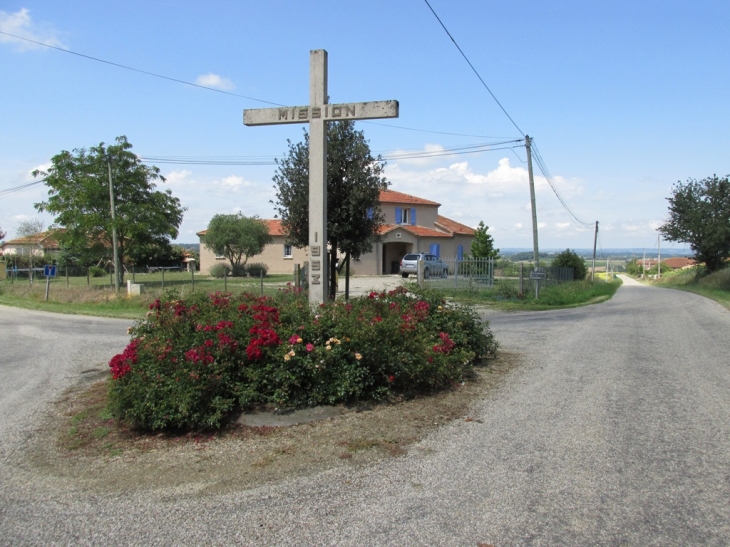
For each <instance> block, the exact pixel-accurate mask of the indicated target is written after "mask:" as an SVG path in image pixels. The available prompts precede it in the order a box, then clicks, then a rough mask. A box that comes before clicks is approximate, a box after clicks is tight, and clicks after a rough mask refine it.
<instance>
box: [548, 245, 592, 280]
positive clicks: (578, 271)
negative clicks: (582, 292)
mask: <svg viewBox="0 0 730 547" xmlns="http://www.w3.org/2000/svg"><path fill="white" fill-rule="evenodd" d="M551 266H553V267H555V268H573V280H575V281H578V280H580V279H585V278H586V273H587V272H588V270H587V268H586V265H585V262H583V258H581V257H580V256H578V254H577V253H575V252H574V251H571V250H570V249H565V250H564V251H563V252H562V253H558V254H557V255H556V256H555V258H554V259H553V262H552V264H551Z"/></svg>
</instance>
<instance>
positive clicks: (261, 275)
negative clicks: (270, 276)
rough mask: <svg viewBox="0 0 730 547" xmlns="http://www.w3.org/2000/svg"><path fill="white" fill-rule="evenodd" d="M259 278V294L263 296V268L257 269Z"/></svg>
mask: <svg viewBox="0 0 730 547" xmlns="http://www.w3.org/2000/svg"><path fill="white" fill-rule="evenodd" d="M259 278H260V279H261V296H264V269H263V268H261V270H259Z"/></svg>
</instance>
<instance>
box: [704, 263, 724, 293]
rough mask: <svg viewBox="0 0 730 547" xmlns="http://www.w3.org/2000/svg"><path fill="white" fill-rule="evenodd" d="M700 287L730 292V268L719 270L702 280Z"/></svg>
mask: <svg viewBox="0 0 730 547" xmlns="http://www.w3.org/2000/svg"><path fill="white" fill-rule="evenodd" d="M699 285H700V286H702V287H708V288H711V289H720V290H723V291H730V268H725V269H723V270H718V271H716V272H713V273H711V274H708V275H706V276H704V277H703V278H701V279H700V281H699Z"/></svg>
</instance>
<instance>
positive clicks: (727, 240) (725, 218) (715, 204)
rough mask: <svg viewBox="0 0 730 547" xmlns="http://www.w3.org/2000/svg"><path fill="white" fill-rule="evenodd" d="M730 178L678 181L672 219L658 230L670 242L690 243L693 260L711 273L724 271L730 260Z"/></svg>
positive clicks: (673, 194)
mask: <svg viewBox="0 0 730 547" xmlns="http://www.w3.org/2000/svg"><path fill="white" fill-rule="evenodd" d="M728 177H730V175H726V176H725V177H724V178H718V176H717V175H713V176H712V177H708V178H706V179H703V180H700V181H697V180H694V179H687V182H686V184H682V182H681V181H678V182H677V183H676V184H675V185H674V188H673V189H672V197H669V198H667V201H669V219H668V220H667V221H666V222H665V223H664V224H663V225H662V226H660V227H659V233H660V234H662V235H663V236H664V239H666V240H667V241H678V242H681V243H689V246H690V249H692V251H694V259H695V260H696V261H697V262H704V263H705V267H706V270H707V272H708V273H710V272H714V271H717V270H720V269H722V268H723V267H724V266H725V261H726V260H727V258H728V257H729V256H730V181H728Z"/></svg>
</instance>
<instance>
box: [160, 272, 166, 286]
mask: <svg viewBox="0 0 730 547" xmlns="http://www.w3.org/2000/svg"><path fill="white" fill-rule="evenodd" d="M160 271H161V272H162V290H163V291H164V290H165V268H161V269H160Z"/></svg>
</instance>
